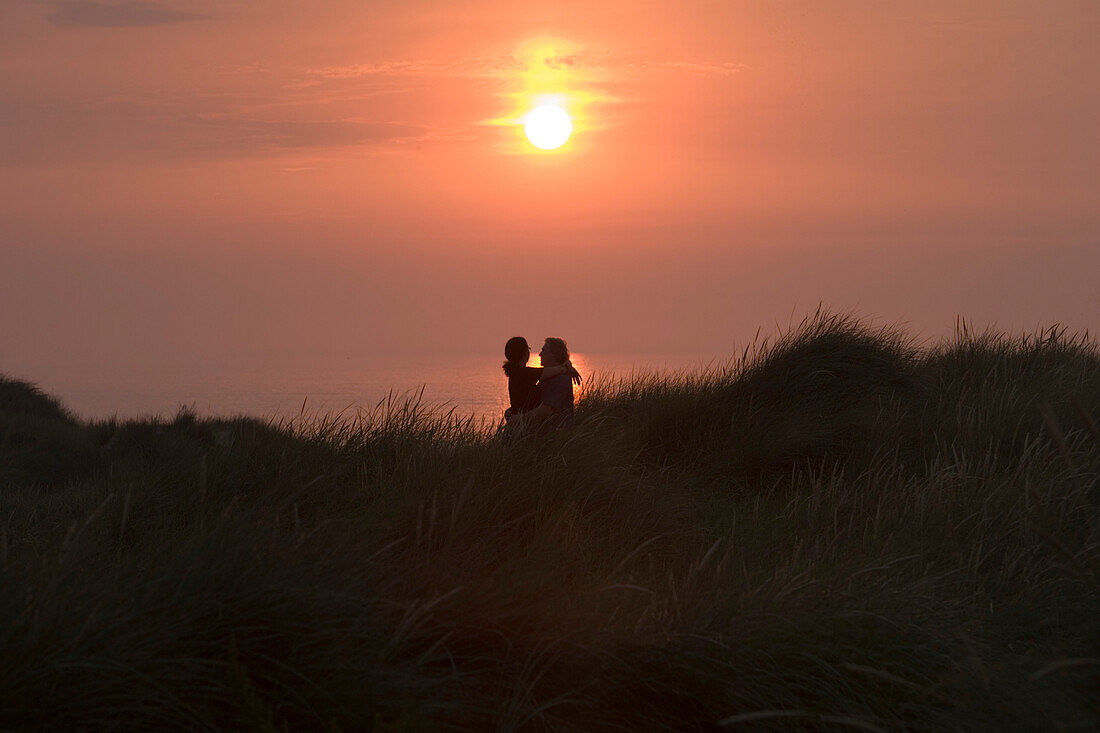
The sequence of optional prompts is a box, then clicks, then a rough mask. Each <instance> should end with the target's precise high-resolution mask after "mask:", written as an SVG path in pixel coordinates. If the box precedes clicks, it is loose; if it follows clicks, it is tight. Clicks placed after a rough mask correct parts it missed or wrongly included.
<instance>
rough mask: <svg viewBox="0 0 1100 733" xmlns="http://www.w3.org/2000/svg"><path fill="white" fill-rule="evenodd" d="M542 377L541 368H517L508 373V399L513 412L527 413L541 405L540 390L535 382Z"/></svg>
mask: <svg viewBox="0 0 1100 733" xmlns="http://www.w3.org/2000/svg"><path fill="white" fill-rule="evenodd" d="M541 376H542V367H529V366H525V367H519V368H518V369H510V370H509V373H508V399H509V400H511V402H512V410H513V411H515V412H528V411H529V410H533V409H535V408H536V407H538V406H539V405H540V404H542V390H541V389H539V385H538V384H537V382H538V381H539V378H540V377H541Z"/></svg>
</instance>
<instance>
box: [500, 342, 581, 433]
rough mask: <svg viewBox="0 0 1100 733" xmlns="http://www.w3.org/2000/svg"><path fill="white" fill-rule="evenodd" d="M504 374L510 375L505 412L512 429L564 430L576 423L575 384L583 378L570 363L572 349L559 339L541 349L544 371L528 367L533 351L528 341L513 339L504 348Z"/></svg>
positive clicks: (546, 343)
mask: <svg viewBox="0 0 1100 733" xmlns="http://www.w3.org/2000/svg"><path fill="white" fill-rule="evenodd" d="M504 357H505V358H506V359H507V361H506V362H504V373H505V374H507V375H508V398H509V400H510V401H511V403H512V404H511V407H509V408H508V409H507V410H506V411H505V412H504V421H505V423H506V425H507V426H508V427H509V428H513V427H518V426H520V425H526V426H531V427H535V426H542V425H548V426H553V427H561V426H564V425H570V424H572V422H573V383H574V382H576V383H577V384H580V383H581V375H580V374H579V373H578V372H577V370H576V369H574V368H573V364H572V363H571V362H570V361H569V348H568V347H567V346H566V345H565V341H563V340H561V339H559V338H548V339H546V341H545V343H543V345H542V351H540V352H539V358H540V359H541V360H542V366H541V367H529V366H527V362H528V360H529V359H530V358H531V347H530V346H528V345H527V339H525V338H523V337H522V336H514V337H513V338H510V339H508V343H507V344H505V345H504Z"/></svg>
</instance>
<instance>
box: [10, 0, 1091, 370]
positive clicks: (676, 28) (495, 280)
mask: <svg viewBox="0 0 1100 733" xmlns="http://www.w3.org/2000/svg"><path fill="white" fill-rule="evenodd" d="M1098 32H1100V3H1097V2H1095V0H1079V1H1064V0H1035V1H1034V2H1013V1H1007V0H987V1H980V2H973V1H972V2H957V1H953V2H930V1H928V0H915V1H913V2H903V1H900V0H899V1H891V2H883V1H882V0H860V1H858V2H857V1H852V0H831V1H830V2H824V1H823V2H782V3H780V2H735V1H729V2H693V1H690V0H685V1H683V2H678V3H668V2H631V3H625V2H624V3H611V2H606V3H600V2H591V1H590V0H589V1H588V2H554V3H533V2H516V1H515V0H509V1H508V2H504V1H502V0H491V1H488V2H462V1H459V0H446V1H444V0H437V1H434V2H415V1H414V2H402V3H388V4H375V3H364V2H361V1H353V0H339V1H332V2H326V1H324V0H320V1H319V2H315V3H301V2H288V1H285V0H274V1H272V0H264V1H263V2H259V1H244V0H240V1H238V0H219V1H218V2H212V1H209V2H208V1H206V0H190V1H189V2H186V3H184V2H168V1H167V0H165V1H163V2H153V1H150V2H137V1H131V2H113V1H111V2H108V1H104V2H83V1H81V0H71V1H69V0H57V1H54V0H7V1H6V2H3V3H0V371H9V372H13V371H20V370H27V369H33V368H35V367H36V365H41V364H46V363H51V362H54V361H56V360H58V359H65V360H71V361H73V362H76V363H94V364H99V365H111V364H114V363H124V362H132V361H134V360H145V361H148V362H149V363H152V364H156V363H160V362H167V361H174V362H178V361H180V360H184V361H186V360H189V359H190V360H206V359H213V358H220V359H230V360H240V361H247V360H254V361H257V362H263V361H264V360H268V359H271V358H275V357H277V358H289V356H293V357H295V358H299V357H301V356H302V355H303V354H306V355H310V357H311V358H313V357H316V358H332V357H335V356H340V355H345V354H355V355H371V354H375V353H378V354H382V353H386V354H389V355H394V354H402V353H419V352H424V351H439V352H440V353H457V352H478V351H482V350H489V351H499V350H500V347H501V344H503V342H504V340H505V339H506V338H507V337H508V336H511V335H513V334H516V333H519V334H524V335H526V336H528V338H530V339H539V338H541V337H543V336H546V335H551V334H557V335H562V336H565V337H566V338H567V339H569V340H570V342H571V343H572V344H574V345H575V347H576V348H578V349H579V350H583V351H588V352H600V351H619V352H623V351H632V352H642V353H650V352H687V353H697V354H700V355H704V356H721V355H724V354H730V353H732V352H733V351H734V350H735V349H739V348H740V346H741V345H743V343H744V341H745V339H747V338H751V336H752V334H753V333H755V331H756V329H757V328H758V327H763V329H764V330H765V331H766V332H767V331H772V330H774V327H775V324H776V322H777V321H778V322H779V323H786V322H787V321H788V320H789V318H790V315H791V312H792V311H794V312H796V313H802V312H805V311H807V310H813V309H814V308H815V307H816V305H817V304H818V302H822V301H823V302H825V303H826V304H828V305H830V306H832V307H834V308H836V309H842V310H846V309H856V310H858V312H860V313H862V314H864V315H869V316H875V317H876V318H878V319H879V320H880V321H881V320H885V321H894V320H905V321H907V322H909V323H910V324H911V325H912V326H913V328H914V329H915V330H917V331H918V332H919V333H921V334H923V335H929V336H932V335H937V334H941V333H945V332H948V331H950V329H951V328H952V326H953V323H954V316H955V315H963V316H965V317H967V318H970V319H973V320H975V321H977V322H978V323H981V324H985V323H990V322H996V323H997V324H998V325H1000V326H1003V327H1008V328H1012V329H1029V330H1030V329H1031V328H1033V327H1035V326H1036V325H1038V324H1040V323H1049V322H1051V321H1062V322H1065V323H1068V324H1069V325H1070V326H1071V327H1074V328H1080V329H1084V328H1091V329H1092V330H1094V331H1095V330H1096V329H1097V327H1098V326H1100V287H1097V284H1096V283H1097V275H1098V274H1100V241H1098V234H1100V203H1098V202H1100V177H1098V176H1097V170H1098V168H1100V136H1098V135H1097V133H1096V131H1097V130H1098V129H1100V77H1098V74H1097V69H1100V51H1098V45H1097V44H1096V43H1095V38H1096V37H1097V35H1098ZM540 94H551V95H558V97H559V98H560V99H561V100H562V101H563V105H564V106H565V107H566V108H567V109H569V111H570V112H571V113H573V114H574V116H575V132H574V136H573V138H572V139H571V140H570V142H569V143H567V145H566V146H565V147H564V148H563V149H561V150H560V151H557V152H554V153H549V154H547V153H541V154H536V153H535V151H534V149H533V148H531V147H530V146H528V145H527V144H526V143H524V142H523V140H522V136H521V133H520V129H519V127H518V126H517V125H515V124H513V123H514V122H515V121H516V120H518V119H519V118H520V117H521V115H522V114H523V113H524V112H525V111H526V109H528V108H529V106H530V104H531V103H533V100H535V99H537V98H538V96H539V95H540Z"/></svg>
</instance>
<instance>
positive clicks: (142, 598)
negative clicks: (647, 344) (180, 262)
mask: <svg viewBox="0 0 1100 733" xmlns="http://www.w3.org/2000/svg"><path fill="white" fill-rule="evenodd" d="M502 388H503V385H502ZM1098 422H1100V353H1098V351H1097V348H1096V346H1095V345H1094V344H1093V343H1092V342H1090V341H1089V340H1088V339H1087V338H1085V337H1077V336H1074V335H1072V334H1067V333H1066V332H1065V331H1064V330H1061V329H1058V328H1054V329H1050V330H1046V331H1043V332H1040V333H1037V334H1034V335H1030V336H1025V337H1008V336H1005V335H1002V334H997V333H992V332H985V333H976V332H973V331H972V330H970V329H968V328H966V327H965V326H963V325H962V324H960V328H959V329H958V332H957V334H956V337H955V338H954V339H952V340H949V341H947V342H944V343H942V344H939V345H936V346H934V347H931V348H921V347H918V346H917V345H914V344H913V343H911V342H910V341H909V340H908V339H907V337H906V336H905V334H904V333H901V332H899V331H896V330H889V329H887V330H882V329H874V328H871V327H869V326H867V325H866V324H863V323H861V322H859V321H856V320H853V319H851V318H847V317H843V316H833V315H829V314H822V313H818V314H816V315H815V316H813V317H810V318H808V319H807V320H806V321H805V322H804V323H803V324H802V325H801V326H800V327H799V328H797V329H795V330H793V331H792V332H791V333H788V334H785V335H783V336H781V337H779V338H778V339H777V340H775V341H773V342H763V343H760V344H758V345H757V346H756V347H755V348H753V349H751V350H749V351H747V352H746V353H745V354H743V355H742V356H741V357H739V358H737V359H734V360H732V361H731V362H729V363H728V364H724V365H719V366H716V367H712V368H710V369H707V370H702V371H698V372H683V373H678V374H663V375H662V374H649V375H644V374H643V375H632V376H630V377H628V378H624V379H621V380H618V381H609V380H605V381H603V382H600V383H597V384H593V385H590V386H589V387H588V388H587V389H586V391H585V393H584V397H583V399H582V400H581V401H580V402H579V404H578V410H577V425H576V427H575V428H573V429H571V430H568V431H562V432H557V433H552V434H548V435H541V436H539V435H531V436H525V437H522V438H521V439H519V440H515V441H511V442H507V443H506V442H502V441H500V440H498V439H497V438H496V437H494V436H493V435H492V431H491V430H490V429H488V428H486V427H485V426H483V425H479V424H477V423H475V422H474V421H473V420H472V419H463V418H462V417H460V416H457V415H455V414H454V413H453V412H446V411H443V410H439V409H431V408H428V407H425V406H424V405H423V404H422V403H421V402H420V401H419V400H417V399H415V398H414V399H408V400H401V399H391V400H390V401H388V402H387V403H384V404H382V405H379V406H377V407H376V408H375V409H373V410H366V411H362V412H360V413H358V414H356V415H347V414H345V415H343V416H341V417H340V418H325V417H317V418H307V417H303V418H301V419H298V420H295V421H290V422H284V423H282V424H269V423H265V422H263V421H259V420H254V419H247V418H238V419H231V420H213V419H200V418H198V417H196V416H195V415H192V414H188V413H186V412H181V413H180V415H178V416H177V417H176V418H175V419H174V420H170V421H165V420H146V421H130V422H115V421H108V422H93V423H82V422H80V421H78V420H75V419H74V418H73V417H72V416H71V415H70V414H69V413H67V412H66V411H65V410H64V409H63V408H62V407H61V406H60V405H59V404H57V402H56V401H54V400H51V399H50V398H48V397H46V396H44V395H41V394H40V393H38V392H37V391H35V390H33V388H32V387H31V386H30V385H27V384H25V383H20V382H15V381H14V380H0V482H2V483H0V491H2V493H0V650H2V651H0V654H2V663H0V728H2V729H26V728H48V729H84V730H90V729H105V728H111V729H135V728H141V729H149V728H178V729H187V730H223V729H256V730H271V731H275V730H301V729H318V730H331V731H352V730H364V729H365V730H379V731H386V730H394V731H396V730H451V729H459V730H486V729H502V730H513V729H515V730H528V729H530V730H540V729H563V730H569V729H583V730H624V731H626V730H631V731H633V730H661V729H668V730H721V729H730V730H792V729H799V730H823V731H824V730H835V731H853V730H855V731H878V730H891V731H893V730H1045V729H1059V728H1060V729H1064V730H1095V729H1097V728H1100V527H1098V521H1100V515H1098V511H1097V509H1098V506H1100V432H1098V430H1097V423H1098Z"/></svg>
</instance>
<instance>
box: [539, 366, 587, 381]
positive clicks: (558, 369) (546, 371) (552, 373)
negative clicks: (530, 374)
mask: <svg viewBox="0 0 1100 733" xmlns="http://www.w3.org/2000/svg"><path fill="white" fill-rule="evenodd" d="M562 374H567V375H569V378H570V379H572V380H573V383H574V384H580V383H581V373H580V372H578V371H577V370H576V368H575V367H574V366H573V364H572V363H571V362H566V363H564V364H562V365H561V366H552V367H543V368H542V377H541V378H542V379H550V378H551V377H558V376H561V375H562Z"/></svg>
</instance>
